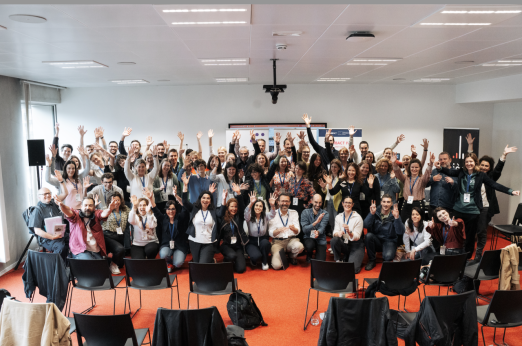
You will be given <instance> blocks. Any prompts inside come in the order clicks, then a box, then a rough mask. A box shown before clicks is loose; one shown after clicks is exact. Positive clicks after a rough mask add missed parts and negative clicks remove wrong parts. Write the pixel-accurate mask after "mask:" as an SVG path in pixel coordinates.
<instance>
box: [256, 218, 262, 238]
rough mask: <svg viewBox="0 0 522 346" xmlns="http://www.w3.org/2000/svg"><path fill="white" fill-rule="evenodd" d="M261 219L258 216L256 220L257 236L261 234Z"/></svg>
mask: <svg viewBox="0 0 522 346" xmlns="http://www.w3.org/2000/svg"><path fill="white" fill-rule="evenodd" d="M261 221H263V220H262V219H261V218H259V222H256V225H257V236H258V237H259V235H260V234H261Z"/></svg>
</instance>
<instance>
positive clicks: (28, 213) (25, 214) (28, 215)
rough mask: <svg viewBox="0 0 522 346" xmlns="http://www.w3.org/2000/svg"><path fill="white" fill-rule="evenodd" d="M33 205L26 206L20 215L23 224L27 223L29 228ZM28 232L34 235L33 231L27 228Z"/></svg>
mask: <svg viewBox="0 0 522 346" xmlns="http://www.w3.org/2000/svg"><path fill="white" fill-rule="evenodd" d="M34 208H35V207H29V208H27V209H26V210H25V211H24V212H23V213H22V217H23V218H24V221H25V224H26V225H27V228H29V220H30V219H31V214H32V213H33V211H34ZM29 234H31V235H34V233H33V232H32V231H31V229H30V228H29Z"/></svg>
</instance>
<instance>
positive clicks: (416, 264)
mask: <svg viewBox="0 0 522 346" xmlns="http://www.w3.org/2000/svg"><path fill="white" fill-rule="evenodd" d="M421 262H422V259H416V260H413V261H402V262H383V263H382V267H381V271H380V273H379V278H377V279H371V278H364V281H363V290H364V283H365V282H367V283H368V285H371V284H372V283H374V282H376V281H378V282H385V283H386V286H388V287H389V288H390V289H396V290H400V289H403V288H406V287H408V286H410V285H411V283H412V282H413V281H417V283H419V274H420V267H421ZM417 293H418V294H419V304H420V303H421V297H420V291H419V288H418V287H417ZM406 298H407V297H406V296H405V297H404V304H403V309H404V311H406V312H407V311H408V310H406ZM400 305H401V296H400V295H399V302H398V305H397V310H399V311H400Z"/></svg>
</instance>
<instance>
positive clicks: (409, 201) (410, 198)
mask: <svg viewBox="0 0 522 346" xmlns="http://www.w3.org/2000/svg"><path fill="white" fill-rule="evenodd" d="M408 204H413V196H409V197H408Z"/></svg>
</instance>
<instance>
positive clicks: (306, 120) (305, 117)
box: [303, 113, 312, 127]
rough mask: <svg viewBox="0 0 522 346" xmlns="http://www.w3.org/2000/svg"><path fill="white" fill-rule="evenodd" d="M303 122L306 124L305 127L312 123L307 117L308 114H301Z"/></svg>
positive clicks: (310, 118)
mask: <svg viewBox="0 0 522 346" xmlns="http://www.w3.org/2000/svg"><path fill="white" fill-rule="evenodd" d="M303 121H304V122H305V124H306V127H310V123H311V122H312V117H309V116H308V114H306V113H305V114H303Z"/></svg>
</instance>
